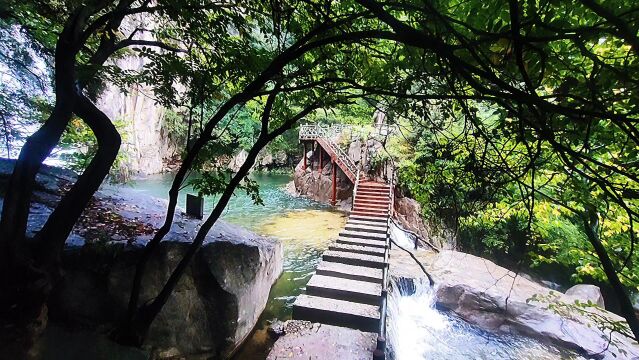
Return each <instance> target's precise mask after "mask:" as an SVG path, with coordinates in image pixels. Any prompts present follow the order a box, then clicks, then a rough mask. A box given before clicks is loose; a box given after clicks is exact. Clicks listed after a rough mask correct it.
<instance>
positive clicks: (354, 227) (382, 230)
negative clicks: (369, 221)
mask: <svg viewBox="0 0 639 360" xmlns="http://www.w3.org/2000/svg"><path fill="white" fill-rule="evenodd" d="M344 230H350V231H366V232H373V233H378V234H386V230H387V228H386V226H385V225H384V226H371V225H364V224H353V223H352V222H347V223H346V227H345V228H344Z"/></svg>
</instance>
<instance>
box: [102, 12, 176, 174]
mask: <svg viewBox="0 0 639 360" xmlns="http://www.w3.org/2000/svg"><path fill="white" fill-rule="evenodd" d="M156 26H157V24H155V23H154V22H153V21H152V20H151V19H150V18H149V17H142V16H139V15H133V16H127V17H126V18H125V20H124V24H123V27H124V28H125V29H127V30H131V31H132V30H133V29H135V28H136V27H142V28H145V29H153V28H155V27H156ZM126 33H129V32H128V31H127V32H126ZM151 34H152V32H151V31H142V32H139V33H138V35H137V38H140V39H142V40H156V39H154V38H153V36H152V35H151ZM133 54H135V53H134V52H133ZM146 62H147V60H146V59H143V58H140V57H138V56H135V55H127V56H123V57H121V58H118V59H117V60H114V61H113V63H114V64H115V65H116V66H118V67H119V68H120V69H122V70H132V71H140V70H142V68H143V67H144V65H145V63H146ZM126 90H127V92H126V93H125V92H123V91H122V89H120V88H119V87H118V86H117V85H114V84H107V86H106V88H105V90H104V91H103V92H102V94H101V95H100V98H99V100H98V106H99V107H100V109H102V110H103V111H104V112H105V114H106V115H107V116H109V118H110V119H111V120H112V121H115V120H122V121H124V129H123V131H124V132H125V133H126V136H124V137H123V140H124V141H123V143H122V151H123V152H125V153H126V154H127V157H126V160H125V161H124V162H123V164H122V165H121V169H120V172H121V173H140V174H155V173H161V172H162V171H164V168H165V163H166V162H167V161H168V160H169V159H170V158H173V157H175V156H177V155H179V150H180V145H178V144H175V143H174V142H173V141H171V139H170V138H169V134H168V129H167V128H166V125H165V121H164V118H165V114H166V109H165V108H164V107H162V106H160V105H159V104H157V103H156V101H155V100H154V98H153V96H149V94H152V89H151V88H150V87H149V86H144V85H139V84H133V85H131V87H129V88H128V89H126ZM181 146H183V145H181Z"/></svg>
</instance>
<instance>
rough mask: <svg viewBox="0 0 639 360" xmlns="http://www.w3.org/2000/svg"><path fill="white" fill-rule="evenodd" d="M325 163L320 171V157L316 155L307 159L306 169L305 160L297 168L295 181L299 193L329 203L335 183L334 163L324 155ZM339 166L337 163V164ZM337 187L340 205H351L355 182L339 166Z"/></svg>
mask: <svg viewBox="0 0 639 360" xmlns="http://www.w3.org/2000/svg"><path fill="white" fill-rule="evenodd" d="M323 162H324V164H323V168H322V169H321V171H318V169H317V168H318V164H319V159H315V157H309V158H308V160H307V168H306V169H304V168H303V166H304V160H302V161H300V163H299V164H298V165H297V167H296V168H295V175H294V178H293V181H294V183H295V189H296V190H297V193H298V194H300V195H303V196H308V197H309V198H311V199H314V200H317V201H320V202H323V203H329V202H330V201H331V197H332V195H333V187H332V186H333V183H332V166H333V165H332V164H331V162H330V159H327V156H326V155H324V161H323ZM336 166H337V165H336ZM336 178H337V187H336V196H335V197H336V199H337V201H338V204H337V205H338V206H340V207H350V199H351V197H352V196H353V184H352V183H351V181H350V180H349V179H348V177H347V176H346V175H345V174H344V173H343V172H342V170H341V169H340V168H339V166H337V173H336Z"/></svg>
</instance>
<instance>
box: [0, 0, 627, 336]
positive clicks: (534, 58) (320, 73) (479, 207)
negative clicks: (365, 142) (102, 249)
mask: <svg viewBox="0 0 639 360" xmlns="http://www.w3.org/2000/svg"><path fill="white" fill-rule="evenodd" d="M9 5H10V10H6V11H5V10H4V9H2V12H0V15H2V16H1V18H2V19H3V20H4V21H6V24H5V25H3V26H4V27H3V28H4V29H10V28H11V26H15V27H18V28H20V31H23V32H24V33H25V34H27V36H28V38H29V39H30V41H32V42H33V43H35V44H38V46H37V47H36V48H38V49H44V50H43V52H48V53H50V54H52V55H51V56H52V62H53V63H54V65H53V68H54V69H55V71H54V75H55V76H54V81H53V84H54V86H53V88H54V92H55V100H54V106H53V107H52V109H51V110H50V113H49V114H47V116H48V118H47V120H46V121H45V122H44V125H43V127H42V128H41V129H40V130H38V131H37V132H36V133H35V134H34V135H33V136H31V137H30V138H29V139H28V140H27V142H26V144H25V146H24V147H23V149H22V152H21V155H20V159H19V161H18V164H17V166H16V170H15V171H14V174H13V176H12V178H11V181H10V183H9V187H8V188H9V189H10V190H9V191H7V198H6V199H5V201H4V203H3V214H2V221H1V222H0V230H1V233H0V235H2V236H1V239H0V240H1V241H0V246H2V249H5V250H7V251H3V252H1V254H2V256H5V257H6V258H7V259H5V260H6V261H2V260H3V259H0V265H2V266H4V267H5V268H1V269H0V274H1V275H2V276H3V278H2V283H0V285H1V286H2V288H1V289H0V295H2V296H0V305H3V308H5V309H8V310H7V311H6V313H0V315H2V316H3V317H2V319H6V318H10V319H12V320H15V318H16V315H15V314H29V316H31V317H29V316H27V317H26V318H27V320H29V321H32V320H33V316H34V314H38V311H40V310H41V309H42V306H43V304H44V302H45V301H46V300H45V299H46V297H47V296H46V295H47V294H48V291H50V289H51V287H52V286H53V285H54V284H55V279H56V277H57V276H58V272H57V271H56V265H57V264H58V263H57V262H56V260H57V259H56V256H57V254H58V253H59V251H60V248H61V247H62V246H63V244H64V239H66V236H67V235H68V233H69V231H71V228H72V226H73V224H74V223H75V221H76V220H77V217H78V216H79V215H80V213H81V212H82V209H83V207H84V206H86V203H87V202H88V200H89V199H90V197H91V195H92V194H93V192H94V191H96V189H97V188H98V187H99V185H100V183H101V181H102V180H103V178H104V176H106V173H107V172H108V169H109V168H110V167H111V166H112V165H113V163H114V162H115V161H116V160H117V155H118V152H119V146H120V141H121V136H122V134H120V133H119V132H118V129H117V128H116V127H115V126H114V123H113V121H114V120H117V119H108V118H107V117H106V116H105V115H104V114H103V113H102V112H101V111H100V109H98V108H97V107H96V106H95V105H94V103H93V102H94V101H95V100H96V99H97V98H98V97H99V95H100V93H101V90H102V89H103V88H104V86H105V84H108V83H111V84H115V85H117V86H119V87H121V89H122V90H123V91H126V90H127V89H129V88H130V87H132V86H141V85H143V86H146V87H148V88H149V89H150V91H151V92H152V93H153V95H154V98H155V99H156V100H157V102H158V103H159V104H161V105H162V106H163V107H165V108H166V109H169V115H168V116H167V118H166V126H167V128H170V129H174V132H173V135H172V136H174V137H175V139H176V140H177V141H181V142H183V143H184V147H185V151H184V153H183V158H182V163H181V166H180V168H179V170H178V172H177V173H176V175H175V179H174V182H173V184H172V187H171V191H170V193H169V205H168V207H167V214H166V221H165V223H164V224H163V225H162V226H161V228H160V229H158V231H157V232H156V233H155V234H154V237H153V239H152V240H151V241H150V242H149V244H148V245H147V246H146V251H145V256H144V257H143V258H142V259H141V260H140V262H139V263H138V265H137V268H136V274H135V279H134V281H133V283H134V285H133V289H132V292H131V298H130V302H129V309H128V310H129V311H128V314H127V319H126V320H125V322H124V323H123V324H122V325H121V327H120V328H119V329H118V331H116V332H115V334H116V338H117V340H118V341H120V342H122V343H128V344H135V345H140V344H141V343H142V342H143V341H144V337H145V335H146V331H147V330H148V327H149V326H150V323H151V322H152V321H153V319H154V317H155V316H156V315H157V313H158V312H159V310H160V309H161V308H162V306H163V304H164V303H165V302H166V301H167V299H168V297H169V296H170V294H171V292H172V291H173V289H174V288H175V286H176V284H177V282H178V281H179V279H180V277H181V276H182V274H183V272H184V269H185V268H186V265H187V264H188V263H189V261H190V260H191V258H192V256H193V254H194V253H195V251H197V249H198V248H199V246H200V245H201V244H202V242H203V240H204V237H205V236H206V233H207V232H208V230H209V229H210V228H211V227H212V226H213V224H214V223H215V221H216V220H217V219H218V218H219V216H220V214H221V213H222V211H223V209H224V207H225V206H226V203H227V202H228V199H229V198H230V197H231V196H232V194H233V192H234V191H235V190H236V189H238V188H240V189H243V190H244V191H247V192H249V193H250V194H251V195H252V196H254V199H255V201H256V202H259V201H260V199H259V195H258V193H257V189H256V187H255V184H253V183H251V182H250V181H248V182H247V181H245V180H244V178H245V176H246V174H247V173H248V171H249V169H250V166H251V165H252V164H253V163H254V162H255V159H256V157H257V155H258V153H259V152H260V151H262V150H263V149H264V148H265V147H268V146H270V147H273V148H276V149H284V150H287V149H289V150H290V149H291V148H292V146H293V143H294V133H291V132H288V133H287V131H288V130H289V129H291V128H293V127H294V126H295V124H296V123H298V122H300V121H301V119H306V120H308V121H322V120H325V121H326V120H329V122H332V121H341V122H346V123H355V124H357V123H362V122H363V121H365V120H364V118H370V114H371V113H372V110H373V109H382V110H384V111H385V112H386V113H388V114H389V115H390V116H389V118H391V119H393V122H394V123H395V125H396V126H398V127H399V129H400V130H401V134H402V136H401V138H400V140H399V141H397V142H396V143H394V144H388V150H389V152H390V155H388V154H386V155H380V158H379V159H375V163H376V164H382V163H383V162H385V161H386V160H387V159H388V158H389V157H392V158H394V159H395V160H396V161H398V162H399V166H400V174H399V177H400V180H401V184H402V186H403V187H404V188H405V189H406V191H407V192H408V193H409V194H410V195H412V196H414V197H415V198H417V199H418V200H419V201H420V202H421V203H422V204H423V205H424V209H425V214H424V215H426V216H437V217H439V218H442V219H444V220H445V222H447V223H448V225H449V226H452V227H455V228H457V229H458V230H459V231H458V233H459V235H460V237H461V239H462V240H463V243H464V245H465V246H466V247H467V248H470V249H473V250H474V251H477V252H482V253H491V254H493V255H495V256H499V257H501V258H505V261H507V262H508V263H509V265H510V266H513V267H514V268H519V267H521V266H524V265H533V266H540V265H542V264H548V263H556V264H559V265H561V266H563V267H567V268H569V269H570V270H571V271H572V273H573V275H574V276H573V280H575V281H578V280H580V279H595V280H599V281H606V282H607V283H609V284H610V287H611V289H612V290H613V291H614V293H615V295H616V296H617V298H618V300H619V302H620V311H621V312H622V313H623V314H624V316H625V318H626V320H627V321H628V324H629V325H630V328H631V331H632V333H633V334H634V336H635V337H637V336H639V320H637V318H636V317H635V316H634V312H633V308H632V304H631V302H630V300H629V296H628V290H634V289H636V288H637V286H638V285H639V279H638V278H637V276H638V275H637V274H638V271H637V266H638V265H637V261H638V260H639V259H637V253H636V251H635V247H636V244H635V243H636V237H637V236H638V235H639V234H637V230H636V227H635V223H636V222H637V221H639V168H638V167H637V166H636V165H637V163H638V161H639V159H638V155H639V153H638V151H639V127H637V120H639V117H638V113H639V87H638V86H639V77H638V74H639V71H638V70H639V60H638V56H637V55H638V53H639V38H638V36H637V29H638V28H639V8H637V5H636V4H635V2H633V1H630V0H611V1H606V2H605V3H602V4H600V3H598V2H596V1H595V0H580V1H579V2H557V1H554V0H537V1H525V2H519V1H517V0H509V1H498V0H493V1H459V0H433V1H420V0H400V1H392V2H390V1H388V2H379V1H376V0H355V1H324V0H318V1H272V2H254V1H237V2H235V1H231V2H219V3H218V2H209V1H204V2H200V1H189V0H167V1H161V2H159V3H158V4H155V3H153V2H151V1H147V0H139V1H137V0H121V1H115V2H111V1H104V2H102V1H100V2H93V1H89V2H87V3H86V4H85V3H81V2H80V3H79V2H76V1H43V2H41V1H27V2H19V1H10V2H9ZM5 35H6V32H5ZM5 35H3V36H5ZM11 47H13V48H15V46H13V45H11V43H9V48H11ZM7 51H13V52H14V53H15V54H20V52H15V51H14V50H6V51H5V50H3V52H7ZM23 54H24V52H23ZM53 54H55V56H53ZM132 54H133V55H135V56H137V57H139V58H140V59H144V66H143V68H142V69H140V70H136V71H132V70H129V69H125V68H121V67H119V66H118V64H117V60H118V59H119V58H120V57H122V56H126V55H132ZM16 56H17V55H16ZM16 69H17V68H16ZM20 76H21V75H20ZM0 90H3V91H4V88H0ZM5 97H7V98H10V99H11V100H12V101H13V102H14V103H16V104H17V105H14V108H25V107H27V108H30V107H31V106H30V105H28V103H26V102H24V101H18V99H19V97H18V96H14V95H11V94H9V95H8V96H5ZM0 99H1V98H0ZM21 104H22V105H21ZM365 115H366V116H365ZM76 116H77V118H79V119H82V121H83V122H84V123H85V124H86V125H87V126H88V127H90V128H91V132H92V134H93V136H94V137H95V144H97V147H96V148H95V152H94V153H93V152H88V154H95V155H94V156H92V157H91V158H90V159H89V157H87V158H86V160H87V161H86V162H85V163H86V167H85V169H84V172H83V175H82V176H81V177H80V178H79V179H78V181H77V182H76V184H74V185H73V187H72V188H71V190H70V191H69V192H68V194H66V195H65V197H64V198H63V200H62V201H61V202H60V205H59V206H58V207H57V208H56V210H55V211H54V213H53V214H52V216H51V217H50V219H49V220H48V221H47V224H46V225H45V227H44V228H43V230H42V231H41V232H39V233H38V235H37V239H36V241H35V242H34V243H35V244H37V247H38V248H39V247H42V249H44V250H38V251H35V252H34V253H32V252H30V251H29V249H27V246H26V245H25V244H26V242H25V241H24V240H25V232H26V226H27V219H28V208H29V207H28V205H29V202H30V198H31V192H32V189H33V183H34V179H35V175H36V173H37V170H38V167H39V164H40V163H41V162H42V161H43V160H44V158H46V156H47V155H48V154H49V152H50V151H51V149H52V148H53V147H54V146H55V145H56V144H57V143H58V142H59V139H60V137H61V136H62V133H63V131H64V130H65V129H67V131H68V134H71V135H72V136H75V135H73V134H74V133H73V129H71V130H69V126H70V125H71V126H72V125H74V124H73V119H76ZM6 129H7V127H6V126H5V133H7V131H6ZM80 130H81V129H80ZM77 134H78V135H77V136H79V139H82V140H83V141H84V140H86V137H87V136H90V135H89V134H88V133H84V132H82V131H81V132H79V133H77ZM283 134H287V135H285V136H284V137H282V135H283ZM239 148H243V149H246V150H247V153H248V157H247V162H246V163H245V164H243V165H242V166H241V167H240V169H239V170H238V171H237V172H235V173H230V172H228V171H227V170H226V168H225V167H223V166H220V164H218V163H217V162H216V161H215V159H217V158H219V157H221V156H224V155H229V154H232V153H233V152H234V151H237V150H238V149H239ZM192 171H203V172H205V173H206V175H204V176H203V177H202V178H201V179H200V180H198V182H197V183H196V187H197V188H198V190H199V191H201V192H202V193H206V194H219V195H220V197H219V201H218V203H217V205H216V206H215V208H214V210H213V211H212V212H211V214H210V216H209V217H208V218H207V219H206V220H205V221H204V222H203V225H202V227H201V228H200V230H199V231H198V233H197V235H196V236H195V237H194V239H193V243H192V244H191V247H190V250H189V252H188V253H187V255H186V256H185V257H184V258H183V259H182V261H181V262H180V265H179V266H178V267H177V268H176V269H175V270H174V272H173V273H172V275H171V277H170V279H169V280H168V281H167V283H166V284H165V286H164V288H163V289H162V290H161V291H160V293H158V294H157V297H155V298H154V299H153V301H151V302H149V303H142V301H141V300H140V299H139V293H140V286H141V285H140V284H141V278H142V276H143V274H144V271H145V263H146V261H147V260H148V256H149V254H151V253H152V252H153V251H155V250H156V249H157V244H158V243H159V242H160V241H161V240H162V239H163V238H164V236H165V235H166V234H167V233H168V231H169V230H170V228H171V226H172V221H173V220H172V219H173V215H174V213H175V205H176V203H177V197H178V195H179V191H180V189H181V188H182V187H183V185H184V182H185V181H186V178H187V175H188V174H189V173H191V172H192ZM42 239H46V240H47V241H43V240H42ZM56 244H57V245H56ZM30 246H31V245H30ZM2 249H0V250H2ZM8 250H11V251H8ZM25 254H27V255H25ZM502 255H507V256H502ZM9 274H12V275H9ZM30 284H36V285H38V286H39V287H38V286H31V285H30ZM42 284H45V285H42ZM5 289H8V290H6V291H3V290H5ZM30 292H32V293H33V296H31V297H29V296H27V295H28V294H31V293H30ZM25 294H27V295H25ZM25 296H26V298H28V299H31V298H33V299H38V301H35V302H25V303H24V304H23V302H20V301H21V300H20V297H22V300H24V298H25ZM7 304H8V305H7ZM16 304H18V305H16ZM5 305H6V306H5ZM29 306H32V307H33V308H27V309H25V307H29ZM21 311H22V312H21ZM6 314H9V315H6ZM17 318H19V320H20V321H23V320H24V319H23V318H22V315H19V316H18V317H17ZM27 322H28V321H27ZM14 325H15V324H14ZM23 325H24V324H23ZM26 328H27V329H31V328H30V327H28V326H26Z"/></svg>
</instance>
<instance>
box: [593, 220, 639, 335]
mask: <svg viewBox="0 0 639 360" xmlns="http://www.w3.org/2000/svg"><path fill="white" fill-rule="evenodd" d="M583 221H584V230H585V231H586V236H588V240H589V241H590V243H591V244H592V246H593V248H594V249H595V252H596V253H597V257H598V258H599V261H601V266H602V267H603V270H604V273H605V274H606V277H607V278H608V282H609V283H610V285H611V286H612V289H613V291H614V292H615V295H616V297H617V300H618V301H619V307H620V310H621V313H622V315H623V317H624V318H625V319H626V322H627V323H628V326H629V327H630V331H632V334H633V335H634V337H635V340H637V341H639V319H638V318H637V315H635V310H634V308H633V306H632V301H630V297H629V296H628V292H627V291H626V288H625V287H624V286H623V284H622V283H621V281H620V280H619V276H617V271H616V270H615V267H614V265H613V263H612V261H611V260H610V257H609V256H608V252H606V248H605V247H604V246H603V244H602V243H601V241H600V240H599V235H598V234H597V227H598V217H597V214H596V213H595V212H594V211H591V212H590V214H589V215H588V216H584V219H583Z"/></svg>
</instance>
